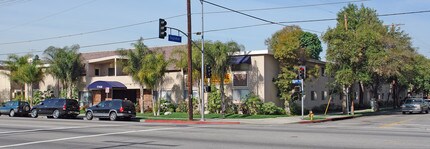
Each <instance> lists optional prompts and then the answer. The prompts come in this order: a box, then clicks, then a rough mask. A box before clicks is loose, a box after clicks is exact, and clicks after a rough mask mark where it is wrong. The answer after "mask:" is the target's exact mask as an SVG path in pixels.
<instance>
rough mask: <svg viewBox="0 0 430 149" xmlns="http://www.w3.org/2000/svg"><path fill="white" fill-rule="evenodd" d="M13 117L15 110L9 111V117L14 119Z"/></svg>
mask: <svg viewBox="0 0 430 149" xmlns="http://www.w3.org/2000/svg"><path fill="white" fill-rule="evenodd" d="M14 116H15V110H13V109H12V110H10V112H9V117H14Z"/></svg>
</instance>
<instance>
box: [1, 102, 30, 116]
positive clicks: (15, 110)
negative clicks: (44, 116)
mask: <svg viewBox="0 0 430 149" xmlns="http://www.w3.org/2000/svg"><path fill="white" fill-rule="evenodd" d="M29 112H30V104H28V102H25V101H19V100H14V101H8V102H6V103H4V104H3V105H2V106H1V107H0V115H2V114H8V115H9V116H10V117H14V116H18V115H20V116H28V113H29Z"/></svg>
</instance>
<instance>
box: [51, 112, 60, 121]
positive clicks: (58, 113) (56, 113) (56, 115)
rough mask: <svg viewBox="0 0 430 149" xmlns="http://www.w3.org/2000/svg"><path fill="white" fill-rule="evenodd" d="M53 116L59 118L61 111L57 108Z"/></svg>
mask: <svg viewBox="0 0 430 149" xmlns="http://www.w3.org/2000/svg"><path fill="white" fill-rule="evenodd" d="M52 117H53V118H54V119H58V118H60V111H58V110H55V111H54V112H52Z"/></svg>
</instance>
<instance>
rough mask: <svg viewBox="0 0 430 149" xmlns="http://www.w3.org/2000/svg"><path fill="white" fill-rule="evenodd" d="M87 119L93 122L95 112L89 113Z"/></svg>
mask: <svg viewBox="0 0 430 149" xmlns="http://www.w3.org/2000/svg"><path fill="white" fill-rule="evenodd" d="M85 117H87V120H92V119H93V117H94V116H93V112H87V114H86V115H85Z"/></svg>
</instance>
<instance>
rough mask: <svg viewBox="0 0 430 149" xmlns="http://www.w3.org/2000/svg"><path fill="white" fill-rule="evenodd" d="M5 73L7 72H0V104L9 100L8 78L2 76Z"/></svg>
mask: <svg viewBox="0 0 430 149" xmlns="http://www.w3.org/2000/svg"><path fill="white" fill-rule="evenodd" d="M5 72H7V71H6V70H0V82H1V83H0V102H4V101H9V99H10V98H11V93H10V91H11V82H10V80H9V77H8V76H6V75H4V74H3V73H5Z"/></svg>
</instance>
